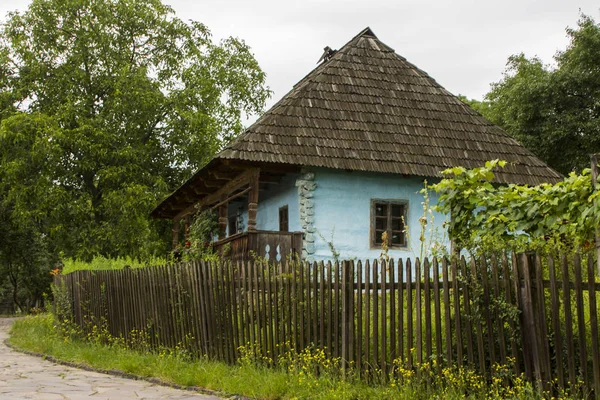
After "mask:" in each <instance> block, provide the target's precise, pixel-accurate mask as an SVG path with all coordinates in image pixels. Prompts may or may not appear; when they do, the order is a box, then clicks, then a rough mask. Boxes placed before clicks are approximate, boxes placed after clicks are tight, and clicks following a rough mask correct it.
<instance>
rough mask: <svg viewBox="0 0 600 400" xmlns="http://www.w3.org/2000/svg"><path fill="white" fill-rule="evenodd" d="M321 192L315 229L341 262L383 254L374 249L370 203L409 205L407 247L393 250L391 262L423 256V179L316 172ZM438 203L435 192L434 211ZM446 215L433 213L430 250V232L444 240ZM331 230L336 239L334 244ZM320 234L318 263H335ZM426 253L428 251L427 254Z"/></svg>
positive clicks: (432, 197) (317, 194) (432, 195)
mask: <svg viewBox="0 0 600 400" xmlns="http://www.w3.org/2000/svg"><path fill="white" fill-rule="evenodd" d="M313 172H314V173H315V182H316V183H317V188H316V190H315V192H314V200H315V227H316V229H317V231H318V232H319V233H320V234H321V235H322V236H323V237H324V238H325V239H326V241H332V242H333V244H334V246H335V248H336V249H337V251H338V252H339V253H340V259H352V258H357V259H361V260H365V259H366V258H369V259H375V258H378V257H379V255H380V254H381V249H380V248H371V247H370V237H369V234H370V232H369V231H370V219H371V200H372V199H388V200H405V201H408V211H407V223H408V227H409V229H408V231H409V235H408V240H407V242H408V246H407V247H406V248H405V249H402V250H390V251H389V255H390V257H392V258H395V259H397V258H400V257H402V258H403V259H406V258H408V257H410V258H414V257H418V256H420V252H421V249H420V247H421V242H420V240H419V236H420V233H421V226H420V224H419V218H421V217H422V216H423V205H422V203H423V200H424V199H423V195H422V194H421V193H419V192H420V190H421V189H422V188H423V178H419V177H402V176H401V175H395V174H381V173H370V172H357V171H354V172H346V171H341V170H333V169H326V168H319V169H313ZM436 202H437V196H436V195H435V193H430V206H433V205H434V204H435V203H436ZM445 220H446V216H445V215H442V214H439V213H434V225H433V227H437V229H435V228H433V227H432V226H428V227H427V230H426V238H427V241H426V242H425V243H426V245H427V246H430V245H431V243H430V240H429V239H430V234H431V229H432V228H433V229H434V232H435V231H436V230H437V232H438V234H436V235H435V236H436V238H434V239H435V240H443V239H445V237H446V236H447V235H444V230H443V229H442V223H443V222H444V221H445ZM332 231H333V240H332ZM326 241H324V240H323V239H322V238H321V237H320V236H319V235H318V234H317V235H316V238H315V254H314V258H315V259H316V260H327V259H331V257H332V252H331V250H330V247H329V246H328V244H327V242H326ZM445 242H446V246H447V241H445ZM427 254H428V251H425V255H427Z"/></svg>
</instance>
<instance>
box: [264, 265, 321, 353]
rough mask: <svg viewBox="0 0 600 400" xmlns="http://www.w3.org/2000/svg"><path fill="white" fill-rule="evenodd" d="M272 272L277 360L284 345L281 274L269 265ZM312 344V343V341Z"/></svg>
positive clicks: (274, 351)
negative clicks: (281, 316) (280, 301)
mask: <svg viewBox="0 0 600 400" xmlns="http://www.w3.org/2000/svg"><path fill="white" fill-rule="evenodd" d="M269 266H270V268H271V270H272V271H273V300H272V301H271V303H272V304H273V308H274V309H273V318H274V320H273V332H274V336H275V339H274V341H275V347H274V348H273V357H274V358H273V359H274V360H276V359H277V357H278V356H279V354H280V345H281V343H282V340H281V339H282V337H281V323H280V322H281V318H280V315H281V307H280V304H279V294H280V290H281V281H280V278H281V274H279V273H278V272H277V267H276V265H275V264H272V263H269ZM310 342H312V341H310Z"/></svg>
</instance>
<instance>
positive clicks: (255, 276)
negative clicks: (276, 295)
mask: <svg viewBox="0 0 600 400" xmlns="http://www.w3.org/2000/svg"><path fill="white" fill-rule="evenodd" d="M262 269H263V265H262V263H261V262H259V261H255V262H254V263H252V275H251V281H252V290H251V293H252V295H253V301H252V302H253V304H254V307H255V315H256V317H255V323H256V330H255V332H256V333H255V336H254V338H255V342H254V344H256V345H258V346H260V351H261V352H262V355H263V356H266V355H267V353H266V347H267V343H266V340H265V337H266V335H264V334H263V327H264V326H266V324H265V323H263V318H264V315H265V314H263V313H262V307H261V305H262V301H261V296H262V291H261V290H260V289H261V288H260V285H261V283H260V281H261V280H260V278H259V270H260V271H261V274H262Z"/></svg>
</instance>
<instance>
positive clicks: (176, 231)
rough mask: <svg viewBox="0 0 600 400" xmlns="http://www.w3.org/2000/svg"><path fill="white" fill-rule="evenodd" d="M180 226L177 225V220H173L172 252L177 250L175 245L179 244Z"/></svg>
mask: <svg viewBox="0 0 600 400" xmlns="http://www.w3.org/2000/svg"><path fill="white" fill-rule="evenodd" d="M180 228H181V227H180V225H179V219H175V220H173V250H175V249H176V248H177V245H178V244H179V229H180Z"/></svg>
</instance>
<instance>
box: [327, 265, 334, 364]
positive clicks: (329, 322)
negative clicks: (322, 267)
mask: <svg viewBox="0 0 600 400" xmlns="http://www.w3.org/2000/svg"><path fill="white" fill-rule="evenodd" d="M332 279H333V265H332V264H331V261H327V296H326V297H325V300H326V302H327V304H326V306H327V337H326V339H327V341H326V347H327V355H328V356H329V357H332V355H333V349H332V343H333V340H332V336H331V332H332V327H333V326H332V325H333V310H332V307H333V298H332V296H333V291H332V288H333V284H332V282H333V280H332Z"/></svg>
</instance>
